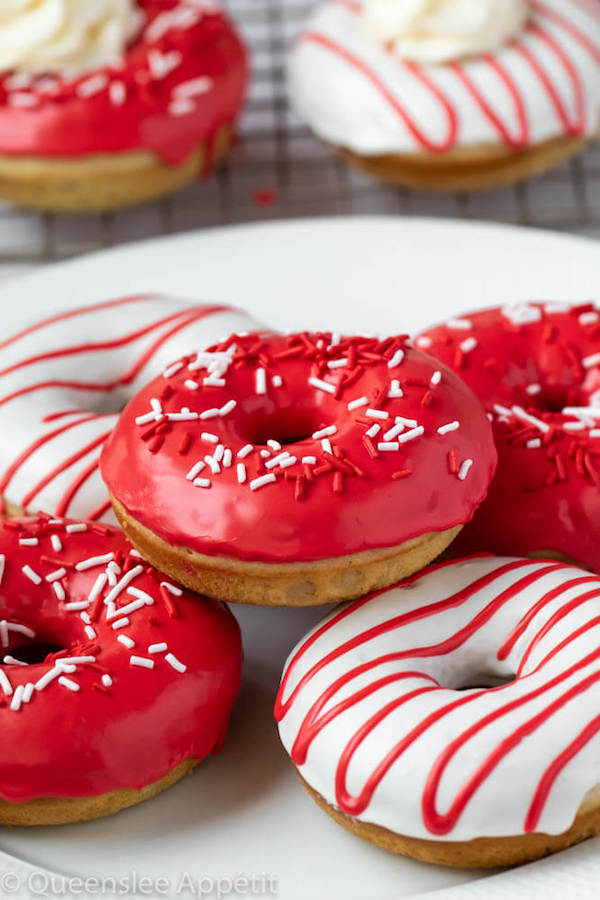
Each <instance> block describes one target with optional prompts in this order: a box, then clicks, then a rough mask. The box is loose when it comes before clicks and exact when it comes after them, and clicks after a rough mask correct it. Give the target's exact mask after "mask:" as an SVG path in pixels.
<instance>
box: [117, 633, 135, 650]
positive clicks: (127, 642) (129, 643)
mask: <svg viewBox="0 0 600 900" xmlns="http://www.w3.org/2000/svg"><path fill="white" fill-rule="evenodd" d="M117 640H118V641H119V643H120V644H123V646H124V647H127V649H128V650H131V649H133V647H135V641H134V640H133V639H132V638H130V637H129V636H128V635H126V634H119V635H118V636H117Z"/></svg>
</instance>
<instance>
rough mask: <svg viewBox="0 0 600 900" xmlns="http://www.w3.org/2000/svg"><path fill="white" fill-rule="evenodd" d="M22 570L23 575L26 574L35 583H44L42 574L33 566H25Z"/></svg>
mask: <svg viewBox="0 0 600 900" xmlns="http://www.w3.org/2000/svg"><path fill="white" fill-rule="evenodd" d="M21 571H22V572H23V575H25V576H26V577H27V578H29V580H30V581H33V583H34V584H41V583H42V579H41V578H40V576H39V575H38V573H37V572H34V571H33V569H32V568H31V566H23V568H22V569H21Z"/></svg>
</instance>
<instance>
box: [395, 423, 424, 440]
mask: <svg viewBox="0 0 600 900" xmlns="http://www.w3.org/2000/svg"><path fill="white" fill-rule="evenodd" d="M424 433H425V429H424V428H423V426H422V425H417V427H416V428H411V430H410V431H405V432H404V433H403V434H400V435H398V442H399V443H400V444H405V443H406V442H407V441H412V440H414V439H415V438H418V437H421V435H422V434H424Z"/></svg>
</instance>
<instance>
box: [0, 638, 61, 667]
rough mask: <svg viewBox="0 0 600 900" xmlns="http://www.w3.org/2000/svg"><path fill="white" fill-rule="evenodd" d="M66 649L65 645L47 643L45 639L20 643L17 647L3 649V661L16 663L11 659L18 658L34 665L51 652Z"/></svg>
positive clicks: (22, 661) (42, 660)
mask: <svg viewBox="0 0 600 900" xmlns="http://www.w3.org/2000/svg"><path fill="white" fill-rule="evenodd" d="M64 649H65V648H64V647H61V646H59V645H57V644H51V643H47V642H45V641H43V640H41V641H32V642H31V643H27V644H24V643H19V644H18V645H17V646H16V647H11V648H10V650H6V651H3V656H2V662H3V663H4V664H5V665H11V664H13V665H14V663H11V660H18V661H19V662H21V663H25V664H26V665H28V666H33V665H35V664H36V663H43V662H44V660H45V659H46V658H47V657H48V656H50V654H51V653H59V652H60V651H61V650H64Z"/></svg>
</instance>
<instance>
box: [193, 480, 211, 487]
mask: <svg viewBox="0 0 600 900" xmlns="http://www.w3.org/2000/svg"><path fill="white" fill-rule="evenodd" d="M192 484H193V485H194V487H199V488H209V487H210V485H211V480H210V478H194V480H193V482H192Z"/></svg>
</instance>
